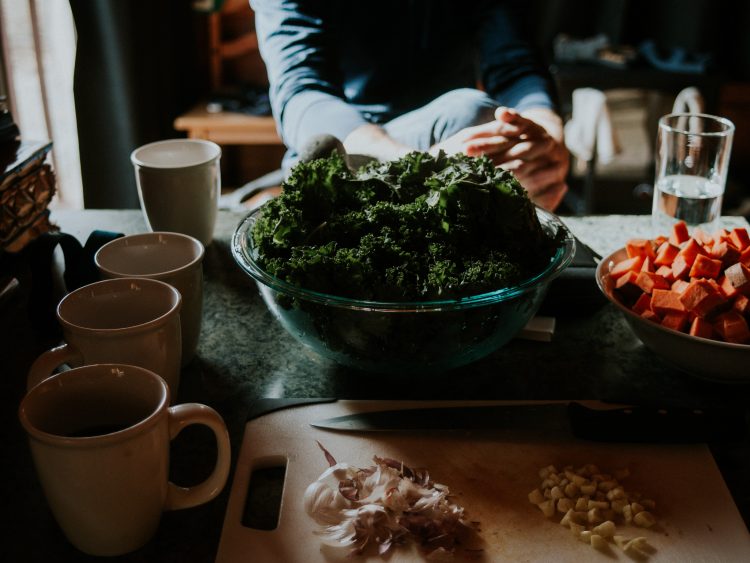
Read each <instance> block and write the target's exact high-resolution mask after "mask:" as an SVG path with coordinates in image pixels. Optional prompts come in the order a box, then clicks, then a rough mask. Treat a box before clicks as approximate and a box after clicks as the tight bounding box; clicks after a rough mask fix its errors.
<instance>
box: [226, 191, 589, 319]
mask: <svg viewBox="0 0 750 563" xmlns="http://www.w3.org/2000/svg"><path fill="white" fill-rule="evenodd" d="M266 205H267V204H263V205H261V206H259V207H257V208H256V209H254V210H252V211H251V212H250V213H248V214H247V215H246V216H245V217H244V218H243V219H242V221H240V224H239V225H238V226H237V228H236V229H235V231H234V235H233V236H232V248H231V250H232V255H233V256H234V259H235V261H236V262H237V264H238V265H239V266H240V268H241V269H242V270H243V271H245V272H246V273H247V274H249V275H250V276H251V277H252V278H254V279H255V280H256V281H257V282H260V283H262V284H263V285H265V286H266V287H269V288H270V289H273V290H275V291H278V292H280V293H283V294H285V295H288V296H290V297H296V298H298V299H302V300H305V301H312V302H315V303H319V304H322V305H329V306H334V307H340V308H346V309H358V310H365V311H378V312H409V311H444V310H463V309H470V308H474V307H480V306H483V305H491V304H495V303H500V302H503V301H507V300H509V299H512V298H513V297H516V296H519V295H522V294H524V293H528V292H529V291H531V290H532V289H535V288H536V287H538V286H539V285H540V284H542V283H543V282H546V283H549V282H550V281H552V280H553V279H555V278H556V277H557V276H558V275H560V273H561V272H562V271H563V270H564V269H565V268H567V267H568V265H569V264H570V263H571V261H572V260H573V254H574V252H575V237H573V234H572V233H571V232H570V229H568V227H567V226H566V225H565V223H563V222H562V220H561V219H560V218H559V217H558V216H557V215H555V214H553V213H551V212H549V211H546V210H544V209H542V208H540V207H536V212H537V217H539V219H540V222H541V223H542V228H544V227H545V225H555V226H556V227H557V229H558V230H562V232H563V233H564V236H563V237H562V241H561V242H562V244H561V245H560V247H559V248H558V249H557V251H556V252H555V254H554V255H553V257H552V258H551V259H550V262H549V264H548V265H547V266H546V267H545V268H544V269H543V270H542V271H541V272H539V273H538V274H536V275H535V276H532V277H531V278H528V279H526V280H524V281H523V282H521V283H520V284H517V285H514V286H511V287H505V288H501V289H496V290H494V291H490V292H486V293H481V294H477V295H470V296H467V297H461V298H452V299H438V300H430V301H371V300H365V299H354V298H351V297H342V296H340V295H332V294H329V293H322V292H317V291H312V290H309V289H304V288H301V287H299V286H296V285H294V284H291V283H289V282H286V281H284V280H281V279H279V278H277V277H275V276H272V275H271V274H269V273H267V272H266V271H265V270H263V269H262V268H261V267H260V266H259V265H258V263H257V262H256V261H255V258H254V257H253V253H252V249H251V247H252V245H251V243H250V237H249V236H247V235H248V233H249V231H250V229H251V228H252V225H253V224H254V222H255V221H256V220H257V218H258V216H259V215H260V214H261V213H262V211H263V208H264V207H265V206H266Z"/></svg>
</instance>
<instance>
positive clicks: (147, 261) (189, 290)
mask: <svg viewBox="0 0 750 563" xmlns="http://www.w3.org/2000/svg"><path fill="white" fill-rule="evenodd" d="M204 253H205V249H204V247H203V245H202V244H201V242H200V241H199V240H197V239H195V238H193V237H191V236H188V235H183V234H181V233H167V232H157V233H143V234H138V235H128V236H125V237H121V238H118V239H115V240H113V241H111V242H108V243H107V244H105V245H104V246H102V247H101V248H100V249H99V250H98V251H97V253H96V255H95V256H94V261H95V262H96V266H97V268H99V272H100V273H101V275H102V277H103V278H110V279H111V278H124V277H144V278H150V279H154V280H159V281H163V282H166V283H168V284H169V285H171V286H174V287H175V288H177V290H178V291H179V292H180V295H182V309H180V327H181V329H182V365H183V366H184V365H186V364H187V363H188V362H189V361H190V360H191V359H192V358H193V356H194V355H195V349H196V347H197V346H198V338H199V336H200V331H201V316H202V311H203V265H202V263H203V254H204Z"/></svg>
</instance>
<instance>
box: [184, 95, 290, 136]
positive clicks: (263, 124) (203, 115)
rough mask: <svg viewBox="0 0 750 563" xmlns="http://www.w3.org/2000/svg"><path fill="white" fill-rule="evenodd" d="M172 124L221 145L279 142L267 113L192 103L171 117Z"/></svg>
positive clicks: (271, 118)
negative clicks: (216, 109)
mask: <svg viewBox="0 0 750 563" xmlns="http://www.w3.org/2000/svg"><path fill="white" fill-rule="evenodd" d="M174 128H175V129H177V130H178V131H185V132H187V135H188V137H190V138H191V139H206V140H209V141H213V142H215V143H218V144H225V145H282V142H281V138H280V137H279V134H278V133H277V132H276V124H275V123H274V120H273V117H271V116H255V115H247V114H243V113H232V112H223V111H222V112H217V113H212V112H209V111H208V110H207V109H206V105H205V104H200V105H197V106H195V107H193V108H192V109H191V110H190V111H188V112H187V113H185V114H183V115H181V116H179V117H178V118H177V119H175V122H174Z"/></svg>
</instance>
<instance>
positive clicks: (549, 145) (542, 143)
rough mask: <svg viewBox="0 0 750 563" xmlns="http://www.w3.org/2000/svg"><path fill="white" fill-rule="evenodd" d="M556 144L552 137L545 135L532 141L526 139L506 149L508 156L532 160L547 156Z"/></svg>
mask: <svg viewBox="0 0 750 563" xmlns="http://www.w3.org/2000/svg"><path fill="white" fill-rule="evenodd" d="M556 144H557V143H556V142H555V140H554V139H552V137H545V138H543V139H536V140H533V141H531V140H527V141H523V142H520V143H517V144H516V145H515V146H513V147H511V148H510V149H508V156H509V157H513V158H517V159H519V160H525V161H532V160H535V159H538V158H541V157H546V156H549V155H550V153H551V152H552V151H553V150H554V148H555V145H556Z"/></svg>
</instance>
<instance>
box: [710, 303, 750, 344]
mask: <svg viewBox="0 0 750 563" xmlns="http://www.w3.org/2000/svg"><path fill="white" fill-rule="evenodd" d="M714 329H715V330H716V332H718V333H719V334H720V335H721V336H722V337H723V338H724V340H726V341H727V342H732V343H734V344H746V343H748V342H750V328H748V326H747V321H746V320H745V318H744V317H743V316H742V315H740V314H739V313H738V312H737V311H735V310H731V311H727V312H726V313H722V314H721V315H719V316H718V317H717V318H716V321H715V322H714Z"/></svg>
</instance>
